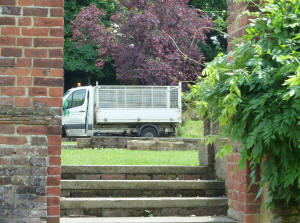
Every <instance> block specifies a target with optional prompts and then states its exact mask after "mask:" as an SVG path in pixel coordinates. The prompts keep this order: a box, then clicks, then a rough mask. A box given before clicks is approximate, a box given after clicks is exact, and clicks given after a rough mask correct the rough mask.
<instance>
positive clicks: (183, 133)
mask: <svg viewBox="0 0 300 223" xmlns="http://www.w3.org/2000/svg"><path fill="white" fill-rule="evenodd" d="M177 137H180V138H201V137H203V121H202V120H191V119H188V120H184V121H183V123H182V124H181V125H179V127H178V130H177Z"/></svg>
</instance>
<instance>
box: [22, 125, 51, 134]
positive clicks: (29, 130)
mask: <svg viewBox="0 0 300 223" xmlns="http://www.w3.org/2000/svg"><path fill="white" fill-rule="evenodd" d="M17 133H18V134H20V135H44V134H45V133H46V128H45V127H44V126H19V127H18V128H17Z"/></svg>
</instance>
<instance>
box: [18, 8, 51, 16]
mask: <svg viewBox="0 0 300 223" xmlns="http://www.w3.org/2000/svg"><path fill="white" fill-rule="evenodd" d="M23 15H24V16H39V17H47V15H48V8H24V9H23Z"/></svg>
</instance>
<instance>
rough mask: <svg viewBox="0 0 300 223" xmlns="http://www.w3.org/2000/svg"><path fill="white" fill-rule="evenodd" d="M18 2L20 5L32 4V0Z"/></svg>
mask: <svg viewBox="0 0 300 223" xmlns="http://www.w3.org/2000/svg"><path fill="white" fill-rule="evenodd" d="M18 3H19V5H21V6H31V5H33V0H19V1H18Z"/></svg>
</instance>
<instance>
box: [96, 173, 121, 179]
mask: <svg viewBox="0 0 300 223" xmlns="http://www.w3.org/2000/svg"><path fill="white" fill-rule="evenodd" d="M101 180H125V174H105V175H102V176H101Z"/></svg>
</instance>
